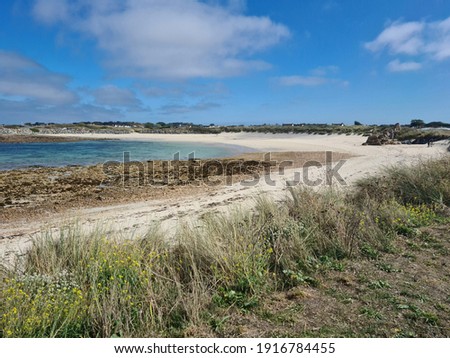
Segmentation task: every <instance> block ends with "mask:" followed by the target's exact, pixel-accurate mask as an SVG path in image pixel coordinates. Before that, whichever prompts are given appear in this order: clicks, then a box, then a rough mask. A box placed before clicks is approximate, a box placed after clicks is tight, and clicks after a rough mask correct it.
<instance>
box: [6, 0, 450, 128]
mask: <svg viewBox="0 0 450 358" xmlns="http://www.w3.org/2000/svg"><path fill="white" fill-rule="evenodd" d="M449 103H450V1H447V0H428V1H419V0H408V1H407V0H405V1H403V0H389V1H385V0H377V1H361V0H277V1H269V0H247V1H245V0H203V1H200V0H123V1H117V0H71V1H68V0H16V1H14V0H3V1H1V2H0V123H3V124H12V123H18V124H20V123H24V122H35V121H43V122H74V121H108V120H123V121H125V120H128V121H138V122H159V121H163V122H175V121H185V122H194V123H204V124H209V123H216V124H241V123H243V124H262V123H285V122H314V123H331V122H345V123H348V124H351V123H353V121H355V120H357V121H360V122H363V123H367V124H369V123H392V122H401V123H409V121H410V120H411V119H413V118H421V119H423V120H425V121H444V122H449V121H450V106H449V105H448V104H449Z"/></svg>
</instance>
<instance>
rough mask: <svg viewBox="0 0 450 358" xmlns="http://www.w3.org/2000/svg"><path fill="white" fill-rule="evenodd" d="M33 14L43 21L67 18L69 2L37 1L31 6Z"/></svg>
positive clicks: (59, 0) (55, 0) (62, 0)
mask: <svg viewBox="0 0 450 358" xmlns="http://www.w3.org/2000/svg"><path fill="white" fill-rule="evenodd" d="M33 15H34V16H35V17H36V18H38V19H39V20H40V21H42V22H44V23H49V24H50V23H53V22H55V21H62V20H67V18H68V16H69V3H68V2H67V1H65V0H42V1H37V2H36V4H35V6H34V7H33Z"/></svg>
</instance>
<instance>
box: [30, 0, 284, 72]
mask: <svg viewBox="0 0 450 358" xmlns="http://www.w3.org/2000/svg"><path fill="white" fill-rule="evenodd" d="M45 2H47V0H37V1H36V3H35V8H34V9H35V11H34V15H35V17H36V18H37V19H38V20H40V21H43V22H45V23H49V22H51V21H53V22H54V23H56V22H59V21H62V22H63V24H64V25H66V26H68V27H70V28H71V29H72V30H74V31H79V32H83V33H86V34H88V35H90V36H92V37H93V38H94V39H95V40H96V42H97V44H98V47H99V48H100V49H101V50H103V51H104V53H105V54H107V55H108V61H107V62H106V63H107V65H108V66H109V67H110V68H112V69H114V70H116V71H118V73H120V74H124V75H130V76H135V77H139V78H162V79H175V80H178V79H189V78H198V77H200V78H205V77H206V78H207V77H215V78H218V77H227V76H235V75H240V74H242V73H244V72H248V71H250V70H263V69H267V68H269V67H270V65H269V64H267V63H265V62H264V61H261V60H258V59H254V58H252V56H254V54H255V53H258V52H261V51H264V50H266V49H268V48H270V47H272V46H274V45H276V44H278V43H279V42H280V41H282V40H283V39H285V38H287V37H288V36H289V35H290V33H289V30H288V29H287V27H285V26H284V25H281V24H277V23H274V22H273V21H271V20H270V19H269V18H267V17H255V16H245V15H243V14H241V13H239V12H237V11H236V9H242V4H243V2H240V1H231V2H230V3H229V4H228V5H227V6H219V5H217V4H211V3H208V2H206V3H205V2H201V1H198V0H125V1H123V2H120V3H118V2H115V1H111V0H102V1H95V2H88V1H87V0H77V1H71V2H70V3H69V2H67V1H63V2H64V3H65V4H66V5H65V8H67V9H68V12H69V15H68V18H62V17H61V16H60V15H59V14H57V11H56V10H55V8H56V7H57V6H61V5H55V3H54V2H53V1H52V2H50V3H49V4H50V5H47V6H46V8H45V9H46V10H45V11H37V10H36V9H39V8H40V7H41V6H43V5H42V3H45Z"/></svg>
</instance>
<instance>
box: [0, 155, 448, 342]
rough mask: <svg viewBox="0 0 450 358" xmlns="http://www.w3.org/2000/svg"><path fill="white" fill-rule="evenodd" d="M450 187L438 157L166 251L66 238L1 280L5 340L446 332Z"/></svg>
mask: <svg viewBox="0 0 450 358" xmlns="http://www.w3.org/2000/svg"><path fill="white" fill-rule="evenodd" d="M449 178H450V158H449V157H445V158H442V159H440V160H435V161H430V162H426V163H421V164H420V165H418V166H415V167H411V168H406V167H396V168H391V169H389V170H388V171H387V172H386V173H384V175H383V176H380V177H379V178H370V179H367V180H362V181H361V182H359V183H358V184H357V185H356V187H355V188H354V190H352V191H351V192H346V193H340V192H336V191H324V192H320V193H317V192H314V191H311V190H306V189H302V188H296V189H293V190H291V192H290V195H289V197H287V198H286V199H285V200H284V202H283V203H281V204H277V203H274V202H272V201H270V200H267V199H265V198H260V199H258V201H257V203H256V207H255V209H254V210H253V211H243V210H236V211H235V212H233V213H231V214H229V215H218V214H208V215H205V216H204V217H203V219H202V222H201V225H196V226H195V227H190V226H183V227H181V228H180V229H179V231H178V233H177V235H176V237H175V239H174V240H173V241H171V242H168V240H167V238H165V237H164V235H163V234H162V233H161V232H160V231H159V230H158V229H152V230H150V231H149V233H148V234H147V235H146V236H145V237H143V238H141V239H135V240H127V239H126V238H114V237H110V236H108V235H107V234H104V233H103V232H94V233H89V234H86V233H84V232H83V230H82V229H81V228H77V227H70V228H67V229H65V230H63V231H62V233H61V235H60V237H59V238H58V239H53V238H51V237H50V236H48V237H43V238H42V239H41V240H38V241H36V242H34V244H33V246H32V248H31V250H30V252H29V253H28V254H27V255H26V256H23V257H20V258H18V261H17V263H16V265H15V266H14V267H12V268H11V267H8V268H6V267H5V268H4V269H3V270H2V271H0V272H1V274H0V275H1V284H0V336H1V337H112V336H122V337H144V336H170V337H174V336H273V337H289V336H346V337H355V336H357V337H370V336H381V337H385V336H389V337H410V336H421V337H429V336H438V337H442V336H448V335H449V327H448V322H449V321H450V301H449V298H450V292H449V288H448V287H449V285H448V277H449V267H450V265H449V264H450V263H449V259H448V258H449V255H448V254H449V250H450V246H449V234H448V233H449V231H450V230H449V228H450V219H449V212H448V210H449V208H448V205H449V203H450V181H449Z"/></svg>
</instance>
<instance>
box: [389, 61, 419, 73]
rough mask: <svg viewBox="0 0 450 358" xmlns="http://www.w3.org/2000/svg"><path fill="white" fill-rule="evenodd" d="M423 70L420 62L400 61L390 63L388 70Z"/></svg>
mask: <svg viewBox="0 0 450 358" xmlns="http://www.w3.org/2000/svg"><path fill="white" fill-rule="evenodd" d="M421 68H422V64H420V63H419V62H413V61H411V62H400V61H399V60H398V59H396V60H393V61H391V62H389V64H388V70H389V71H391V72H409V71H417V70H420V69H421Z"/></svg>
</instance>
